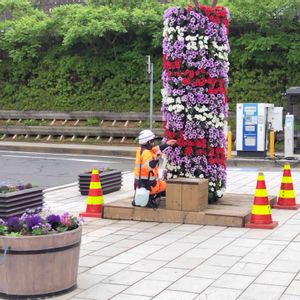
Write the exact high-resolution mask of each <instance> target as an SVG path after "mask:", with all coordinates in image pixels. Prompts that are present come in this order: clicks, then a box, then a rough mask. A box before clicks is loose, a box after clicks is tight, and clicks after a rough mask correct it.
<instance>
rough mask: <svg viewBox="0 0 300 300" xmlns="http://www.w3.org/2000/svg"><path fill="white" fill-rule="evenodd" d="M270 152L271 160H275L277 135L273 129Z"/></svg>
mask: <svg viewBox="0 0 300 300" xmlns="http://www.w3.org/2000/svg"><path fill="white" fill-rule="evenodd" d="M269 152H270V159H274V154H275V133H274V130H273V129H270V146H269Z"/></svg>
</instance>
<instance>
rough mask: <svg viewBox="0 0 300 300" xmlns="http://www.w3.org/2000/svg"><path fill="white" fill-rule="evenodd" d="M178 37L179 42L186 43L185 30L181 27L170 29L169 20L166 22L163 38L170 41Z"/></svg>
mask: <svg viewBox="0 0 300 300" xmlns="http://www.w3.org/2000/svg"><path fill="white" fill-rule="evenodd" d="M175 35H177V39H178V40H179V41H184V31H183V28H182V27H180V26H176V27H169V22H168V20H165V21H164V31H163V37H165V38H167V39H168V40H173V38H174V36H175Z"/></svg>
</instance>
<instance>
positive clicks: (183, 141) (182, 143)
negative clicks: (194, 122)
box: [176, 137, 186, 147]
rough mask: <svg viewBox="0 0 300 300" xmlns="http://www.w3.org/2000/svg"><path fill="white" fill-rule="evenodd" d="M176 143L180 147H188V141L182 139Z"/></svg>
mask: <svg viewBox="0 0 300 300" xmlns="http://www.w3.org/2000/svg"><path fill="white" fill-rule="evenodd" d="M176 143H177V145H178V146H180V147H184V146H185V145H186V141H185V140H184V139H183V138H181V137H180V138H178V139H177V140H176Z"/></svg>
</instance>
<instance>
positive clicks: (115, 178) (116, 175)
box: [78, 170, 122, 195]
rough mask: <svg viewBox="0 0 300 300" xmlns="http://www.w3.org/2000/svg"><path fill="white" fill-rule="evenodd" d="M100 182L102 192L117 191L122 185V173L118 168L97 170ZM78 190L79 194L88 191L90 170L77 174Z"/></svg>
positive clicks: (85, 193)
mask: <svg viewBox="0 0 300 300" xmlns="http://www.w3.org/2000/svg"><path fill="white" fill-rule="evenodd" d="M99 175H100V182H101V188H102V192H103V194H104V195H105V194H108V193H112V192H116V191H119V190H120V189H121V187H122V173H121V171H118V170H108V171H103V170H99ZM78 177H79V182H78V184H79V191H80V193H81V195H87V194H88V192H89V187H90V181H91V172H87V173H82V174H79V176H78Z"/></svg>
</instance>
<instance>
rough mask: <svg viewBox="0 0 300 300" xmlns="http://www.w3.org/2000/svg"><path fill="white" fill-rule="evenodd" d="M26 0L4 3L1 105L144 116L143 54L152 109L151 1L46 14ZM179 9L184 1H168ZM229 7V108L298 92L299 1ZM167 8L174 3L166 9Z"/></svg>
mask: <svg viewBox="0 0 300 300" xmlns="http://www.w3.org/2000/svg"><path fill="white" fill-rule="evenodd" d="M30 3H31V2H30V1H27V0H3V1H2V2H1V4H0V16H1V14H2V15H3V14H4V13H8V14H10V15H11V16H12V19H9V20H4V19H1V18H0V20H2V21H0V106H1V109H17V110H95V111H100V110H110V111H147V110H148V107H149V83H148V82H147V80H146V75H145V56H146V55H151V56H152V58H153V61H154V70H155V74H154V81H155V83H154V109H155V110H159V107H160V102H161V94H160V90H161V87H162V86H161V79H160V77H161V69H162V62H161V42H162V37H161V35H162V27H163V24H162V14H163V11H164V9H165V8H166V5H161V4H160V3H159V2H158V1H156V0H142V1H131V0H130V1H127V0H126V1H125V0H89V1H87V5H78V4H77V5H76V4H74V5H65V6H60V7H57V8H55V9H53V11H52V13H51V15H49V16H48V15H46V14H44V13H43V12H42V11H39V10H37V9H35V8H33V6H31V5H30ZM175 3H186V1H184V0H183V1H175ZM222 3H224V4H228V5H229V8H230V10H231V16H232V22H231V26H230V32H229V34H230V43H231V48H232V54H231V56H230V63H231V69H230V87H229V101H230V106H231V108H232V109H233V108H234V107H235V103H237V102H273V103H276V104H279V103H280V102H281V101H282V98H281V92H282V91H283V90H285V89H286V88H288V87H289V86H293V85H300V74H299V72H298V70H299V65H300V40H299V25H300V22H299V13H298V12H299V11H300V4H299V3H298V1H290V0H271V1H270V0H268V1H267V0H262V1H259V2H257V1H252V0H235V1H234V3H232V1H220V4H222ZM168 5H174V4H172V3H170V4H168Z"/></svg>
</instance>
